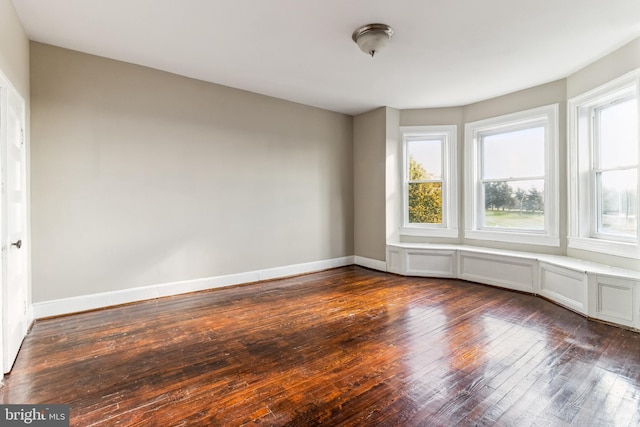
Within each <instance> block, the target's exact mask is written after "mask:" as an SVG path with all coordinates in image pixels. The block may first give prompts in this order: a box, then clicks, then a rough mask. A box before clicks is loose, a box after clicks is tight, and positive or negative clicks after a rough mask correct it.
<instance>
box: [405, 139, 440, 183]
mask: <svg viewBox="0 0 640 427" xmlns="http://www.w3.org/2000/svg"><path fill="white" fill-rule="evenodd" d="M407 154H408V156H409V179H410V180H412V181H413V180H421V179H442V140H439V139H433V140H424V141H410V142H409V143H407Z"/></svg>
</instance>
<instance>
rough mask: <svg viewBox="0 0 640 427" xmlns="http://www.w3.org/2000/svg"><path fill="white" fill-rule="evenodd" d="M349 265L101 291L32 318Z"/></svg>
mask: <svg viewBox="0 0 640 427" xmlns="http://www.w3.org/2000/svg"><path fill="white" fill-rule="evenodd" d="M376 262H381V261H376ZM352 264H354V257H353V256H346V257H341V258H333V259H328V260H322V261H314V262H308V263H303V264H293V265H287V266H282V267H274V268H267V269H264V270H255V271H250V272H246V273H238V274H229V275H225V276H214V277H205V278H202V279H194V280H184V281H180V282H170V283H161V284H158V285H150V286H142V287H137V288H130V289H123V290H119V291H111V292H101V293H97V294H90V295H81V296H77V297H70V298H62V299H57V300H51V301H43V302H36V303H34V304H33V317H34V318H35V319H42V318H44V317H51V316H60V315H63V314H71V313H78V312H81V311H87V310H95V309H98V308H104V307H110V306H114V305H119V304H127V303H131V302H136V301H143V300H149V299H155V298H160V297H166V296H171V295H179V294H185V293H189V292H196V291H204V290H207V289H215V288H222V287H225V286H231V285H239V284H242V283H250V282H257V281H260V280H270V279H277V278H282V277H287V276H293V275H296V274H304V273H312V272H315V271H320V270H325V269H328V268H335V267H343V266H346V265H352ZM360 265H364V264H360ZM365 266H366V265H365ZM371 268H374V267H371Z"/></svg>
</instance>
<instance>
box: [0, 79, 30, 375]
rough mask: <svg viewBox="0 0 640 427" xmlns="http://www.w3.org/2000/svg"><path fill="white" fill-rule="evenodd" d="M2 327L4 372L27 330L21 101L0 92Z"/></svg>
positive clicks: (4, 90) (8, 91) (11, 92)
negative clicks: (0, 137) (0, 143)
mask: <svg viewBox="0 0 640 427" xmlns="http://www.w3.org/2000/svg"><path fill="white" fill-rule="evenodd" d="M1 95H2V96H1V98H2V100H1V104H0V128H1V129H0V131H1V132H2V136H3V138H2V151H1V153H0V154H1V156H0V157H1V159H0V160H1V162H0V163H1V165H2V200H1V204H2V288H3V295H2V297H3V298H2V300H3V307H2V314H3V316H2V326H3V333H2V334H3V343H2V350H3V372H5V373H6V372H8V371H10V370H11V367H12V366H13V362H14V361H15V359H16V357H17V355H18V351H19V350H20V346H21V344H22V340H23V339H24V336H25V335H26V333H27V330H28V328H29V322H28V316H27V299H28V295H27V289H28V278H27V274H28V273H27V272H28V266H27V262H28V257H27V253H28V241H27V238H26V237H27V236H26V185H25V184H26V173H25V164H26V155H25V154H26V153H25V138H24V127H25V115H24V108H25V107H24V101H23V100H22V99H21V98H20V97H19V95H18V94H17V93H16V92H15V91H14V90H12V89H9V88H7V87H3V88H2V93H1Z"/></svg>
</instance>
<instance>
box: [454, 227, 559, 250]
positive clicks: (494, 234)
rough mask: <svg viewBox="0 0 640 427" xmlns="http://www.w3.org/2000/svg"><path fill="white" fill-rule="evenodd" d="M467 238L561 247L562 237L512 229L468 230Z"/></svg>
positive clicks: (466, 232) (465, 235) (465, 234)
mask: <svg viewBox="0 0 640 427" xmlns="http://www.w3.org/2000/svg"><path fill="white" fill-rule="evenodd" d="M464 237H465V239H474V240H490V241H494V242H506V243H522V244H527V245H539V246H553V247H560V238H559V237H557V236H549V235H547V234H532V233H518V232H511V231H508V232H507V231H505V232H500V231H487V230H466V231H465V232H464Z"/></svg>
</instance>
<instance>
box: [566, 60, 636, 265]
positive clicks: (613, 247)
mask: <svg viewBox="0 0 640 427" xmlns="http://www.w3.org/2000/svg"><path fill="white" fill-rule="evenodd" d="M633 97H635V99H636V103H637V104H636V105H637V110H638V119H637V122H638V123H637V124H638V126H637V127H638V130H637V132H638V140H639V141H640V69H636V70H633V71H631V72H629V73H627V74H624V75H622V76H620V77H618V78H616V79H614V80H612V81H610V82H607V83H605V84H602V85H600V86H598V87H596V88H594V89H592V90H590V91H588V92H585V93H583V94H581V95H578V96H576V97H573V98H571V99H570V100H569V101H568V138H569V141H568V144H569V236H568V242H567V244H568V247H569V248H573V249H580V250H585V251H591V252H599V253H605V254H609V255H616V256H621V257H626V258H640V207H638V200H640V149H639V150H638V156H637V157H638V158H636V159H635V165H631V164H630V165H629V166H630V167H631V169H635V170H636V172H637V173H636V176H637V179H638V181H637V183H636V235H635V236H634V237H626V236H617V235H615V234H611V233H603V232H601V231H600V229H599V226H598V225H599V222H600V217H601V215H600V206H601V204H602V201H601V200H600V197H599V195H598V184H597V176H598V172H600V173H601V172H602V170H603V169H602V168H601V167H600V164H599V163H598V158H599V154H598V153H597V149H598V148H599V143H600V141H599V140H598V138H597V134H596V127H597V125H596V119H595V117H596V116H595V115H596V113H597V112H599V111H602V110H603V109H604V108H606V107H607V106H611V105H615V104H616V103H618V102H623V101H624V100H625V99H629V98H633ZM623 169H628V167H626V166H625V167H624V168H623Z"/></svg>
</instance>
